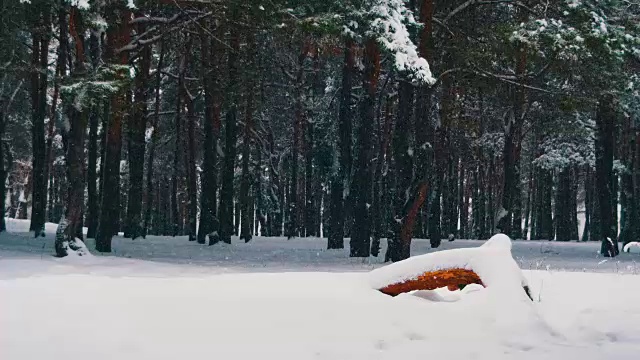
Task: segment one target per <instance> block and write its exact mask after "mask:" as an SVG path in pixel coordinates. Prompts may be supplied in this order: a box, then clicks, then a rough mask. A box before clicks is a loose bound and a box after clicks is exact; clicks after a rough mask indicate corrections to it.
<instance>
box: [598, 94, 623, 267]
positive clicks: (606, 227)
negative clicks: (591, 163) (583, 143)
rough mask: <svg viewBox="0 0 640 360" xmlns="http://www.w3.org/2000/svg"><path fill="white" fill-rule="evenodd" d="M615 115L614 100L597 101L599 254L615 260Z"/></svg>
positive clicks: (601, 98)
mask: <svg viewBox="0 0 640 360" xmlns="http://www.w3.org/2000/svg"><path fill="white" fill-rule="evenodd" d="M615 122H616V112H615V108H614V99H613V96H612V95H610V94H604V95H602V96H601V97H600V99H599V101H598V111H597V114H596V126H597V132H596V149H595V152H596V183H597V193H598V201H599V206H600V228H601V232H602V233H601V236H602V239H601V241H602V247H601V249H600V252H601V254H602V255H603V256H605V257H614V256H617V255H618V253H619V251H620V250H619V249H618V238H617V234H616V231H615V229H616V228H617V225H616V224H615V223H614V218H613V216H612V215H613V211H614V209H613V204H614V203H615V202H614V201H613V197H614V193H613V191H612V190H613V181H614V175H613V152H614V149H613V148H614V144H615V139H614V131H615V126H616V124H615Z"/></svg>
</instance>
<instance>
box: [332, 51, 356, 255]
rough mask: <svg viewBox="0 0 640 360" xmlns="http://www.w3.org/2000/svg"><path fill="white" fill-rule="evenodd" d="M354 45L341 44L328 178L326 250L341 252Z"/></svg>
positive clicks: (347, 175) (349, 143) (348, 149)
mask: <svg viewBox="0 0 640 360" xmlns="http://www.w3.org/2000/svg"><path fill="white" fill-rule="evenodd" d="M354 46H355V45H354V42H353V40H351V39H347V40H346V42H345V45H344V60H343V64H342V84H341V90H340V96H341V99H340V111H339V115H338V129H337V130H338V136H337V138H338V146H337V149H336V151H335V152H336V153H337V154H336V155H335V156H337V157H338V161H334V164H335V165H334V169H333V171H332V172H333V174H332V178H331V199H330V201H329V202H330V210H329V211H330V214H329V219H330V225H329V236H328V242H327V248H329V249H342V248H343V247H344V200H345V187H346V188H347V189H348V186H349V185H348V181H349V179H350V178H351V163H352V159H351V136H352V132H353V130H352V128H353V125H352V120H351V96H352V94H351V92H352V88H353V72H354V67H355V55H354Z"/></svg>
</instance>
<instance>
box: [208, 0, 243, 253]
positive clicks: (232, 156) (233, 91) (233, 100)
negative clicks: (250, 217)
mask: <svg viewBox="0 0 640 360" xmlns="http://www.w3.org/2000/svg"><path fill="white" fill-rule="evenodd" d="M231 11H232V15H231V19H230V20H231V21H230V22H231V24H232V26H231V28H230V29H229V34H230V39H229V43H230V45H231V48H230V49H229V56H228V59H227V60H228V83H227V98H228V104H229V105H228V107H227V114H226V117H225V149H224V160H223V162H224V164H223V168H222V187H221V189H220V240H222V241H224V242H226V243H231V235H232V234H233V233H234V226H233V210H234V209H233V180H234V170H235V161H236V141H237V135H236V132H237V118H238V101H239V100H238V84H237V83H238V52H239V51H240V33H239V29H238V28H237V27H235V22H236V21H237V20H238V11H239V10H238V9H237V8H233V9H232V10H231ZM216 241H217V240H214V242H216Z"/></svg>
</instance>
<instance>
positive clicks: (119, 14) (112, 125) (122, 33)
mask: <svg viewBox="0 0 640 360" xmlns="http://www.w3.org/2000/svg"><path fill="white" fill-rule="evenodd" d="M107 14H108V17H107V21H108V24H109V25H110V26H109V28H108V29H107V47H106V54H105V55H106V57H107V59H109V61H110V62H111V63H112V64H119V65H122V64H126V63H127V60H128V59H127V55H126V54H125V53H120V54H117V53H116V49H119V48H121V47H123V46H124V45H125V44H127V43H128V42H129V31H128V22H129V18H130V14H131V13H130V12H129V11H128V10H126V9H124V8H121V7H120V6H117V5H111V6H109V7H108V8H107ZM116 76H117V78H118V79H125V78H126V77H128V76H129V74H127V73H126V72H125V71H122V70H119V71H118V72H117V73H116ZM125 103H126V94H125V89H119V91H118V92H117V93H116V94H114V95H112V97H111V106H110V117H109V119H108V125H107V127H106V129H105V131H106V134H105V149H104V168H103V174H102V179H103V180H102V191H101V195H100V196H101V205H100V209H101V210H100V221H99V225H98V233H97V235H96V250H98V251H100V252H111V238H112V237H113V235H115V234H117V231H118V228H117V224H118V216H119V210H120V158H121V151H122V122H123V120H124V117H125V114H126V107H125Z"/></svg>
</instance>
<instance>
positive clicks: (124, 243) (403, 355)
mask: <svg viewBox="0 0 640 360" xmlns="http://www.w3.org/2000/svg"><path fill="white" fill-rule="evenodd" d="M7 225H8V232H7V233H3V234H0V359H3V360H26V359H41V358H51V359H65V360H81V359H83V360H84V359H92V360H94V359H95V360H101V359H118V360H128V359H136V360H142V359H154V360H159V359H172V360H173V359H176V358H180V357H185V358H189V359H190V360H196V359H217V358H226V359H241V360H245V359H251V360H253V359H279V360H289V359H295V360H300V359H354V360H359V359H367V360H370V359H394V360H397V359H428V358H435V357H437V358H438V359H537V360H539V359H566V358H569V357H578V356H579V357H580V358H581V360H582V359H617V360H618V359H637V356H638V353H640V276H638V275H636V274H638V273H640V254H637V253H635V254H634V253H632V254H622V255H621V256H620V257H618V258H616V259H613V260H607V259H604V258H602V257H600V256H599V255H598V248H599V246H598V244H595V243H594V244H591V243H589V244H584V243H575V242H574V243H556V242H525V241H517V242H514V247H513V254H514V257H515V258H516V259H517V261H518V262H519V264H520V265H521V267H522V268H523V269H524V270H525V276H526V277H527V278H528V279H529V283H530V285H531V288H532V295H533V298H534V302H533V303H525V304H516V303H514V304H508V303H504V302H502V303H500V302H499V301H498V302H496V301H494V300H491V301H489V300H488V299H494V298H491V297H487V296H486V294H488V293H489V290H490V289H491V288H487V289H482V290H476V291H468V292H465V291H462V292H460V291H458V292H448V291H433V292H417V293H413V294H407V295H401V296H398V297H395V298H392V297H388V296H386V295H383V294H381V293H379V292H377V291H375V290H373V289H371V288H370V286H369V283H368V281H367V273H368V271H369V270H371V269H373V268H376V267H379V266H382V264H381V262H382V259H383V256H382V255H381V256H380V257H379V258H370V259H365V260H362V259H350V258H349V257H348V250H334V251H327V250H325V247H326V243H325V241H324V240H321V239H293V240H289V241H287V240H286V239H282V238H260V237H257V238H255V239H253V240H252V241H251V242H250V243H248V244H244V243H241V242H239V241H237V239H236V241H234V243H233V244H232V245H226V244H217V245H215V246H211V247H209V246H202V245H198V244H194V243H189V242H188V241H187V240H186V238H185V237H177V238H168V237H154V236H149V237H147V239H145V240H142V239H139V240H135V241H132V240H130V239H123V238H121V237H116V238H114V244H113V248H114V252H113V254H111V255H109V256H102V255H100V256H87V257H67V258H64V259H58V258H54V257H52V254H53V234H54V233H55V225H54V224H48V225H47V234H48V235H47V237H45V238H40V239H33V238H31V237H30V234H29V233H28V231H27V230H28V222H26V221H16V220H13V219H8V224H7ZM428 244H429V243H428V241H423V240H416V241H415V242H414V246H413V253H414V254H415V255H417V254H422V253H426V252H429V251H431V250H430V249H429V245H428ZM480 244H482V242H481V241H462V240H456V241H454V242H451V243H449V242H446V243H443V244H442V246H441V248H440V249H438V250H443V249H451V248H457V247H471V246H479V245H480ZM345 245H347V246H348V243H346V244H345ZM89 248H90V249H92V245H91V244H90V241H89ZM383 250H384V241H383ZM94 253H95V252H94ZM523 306H525V307H523Z"/></svg>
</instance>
